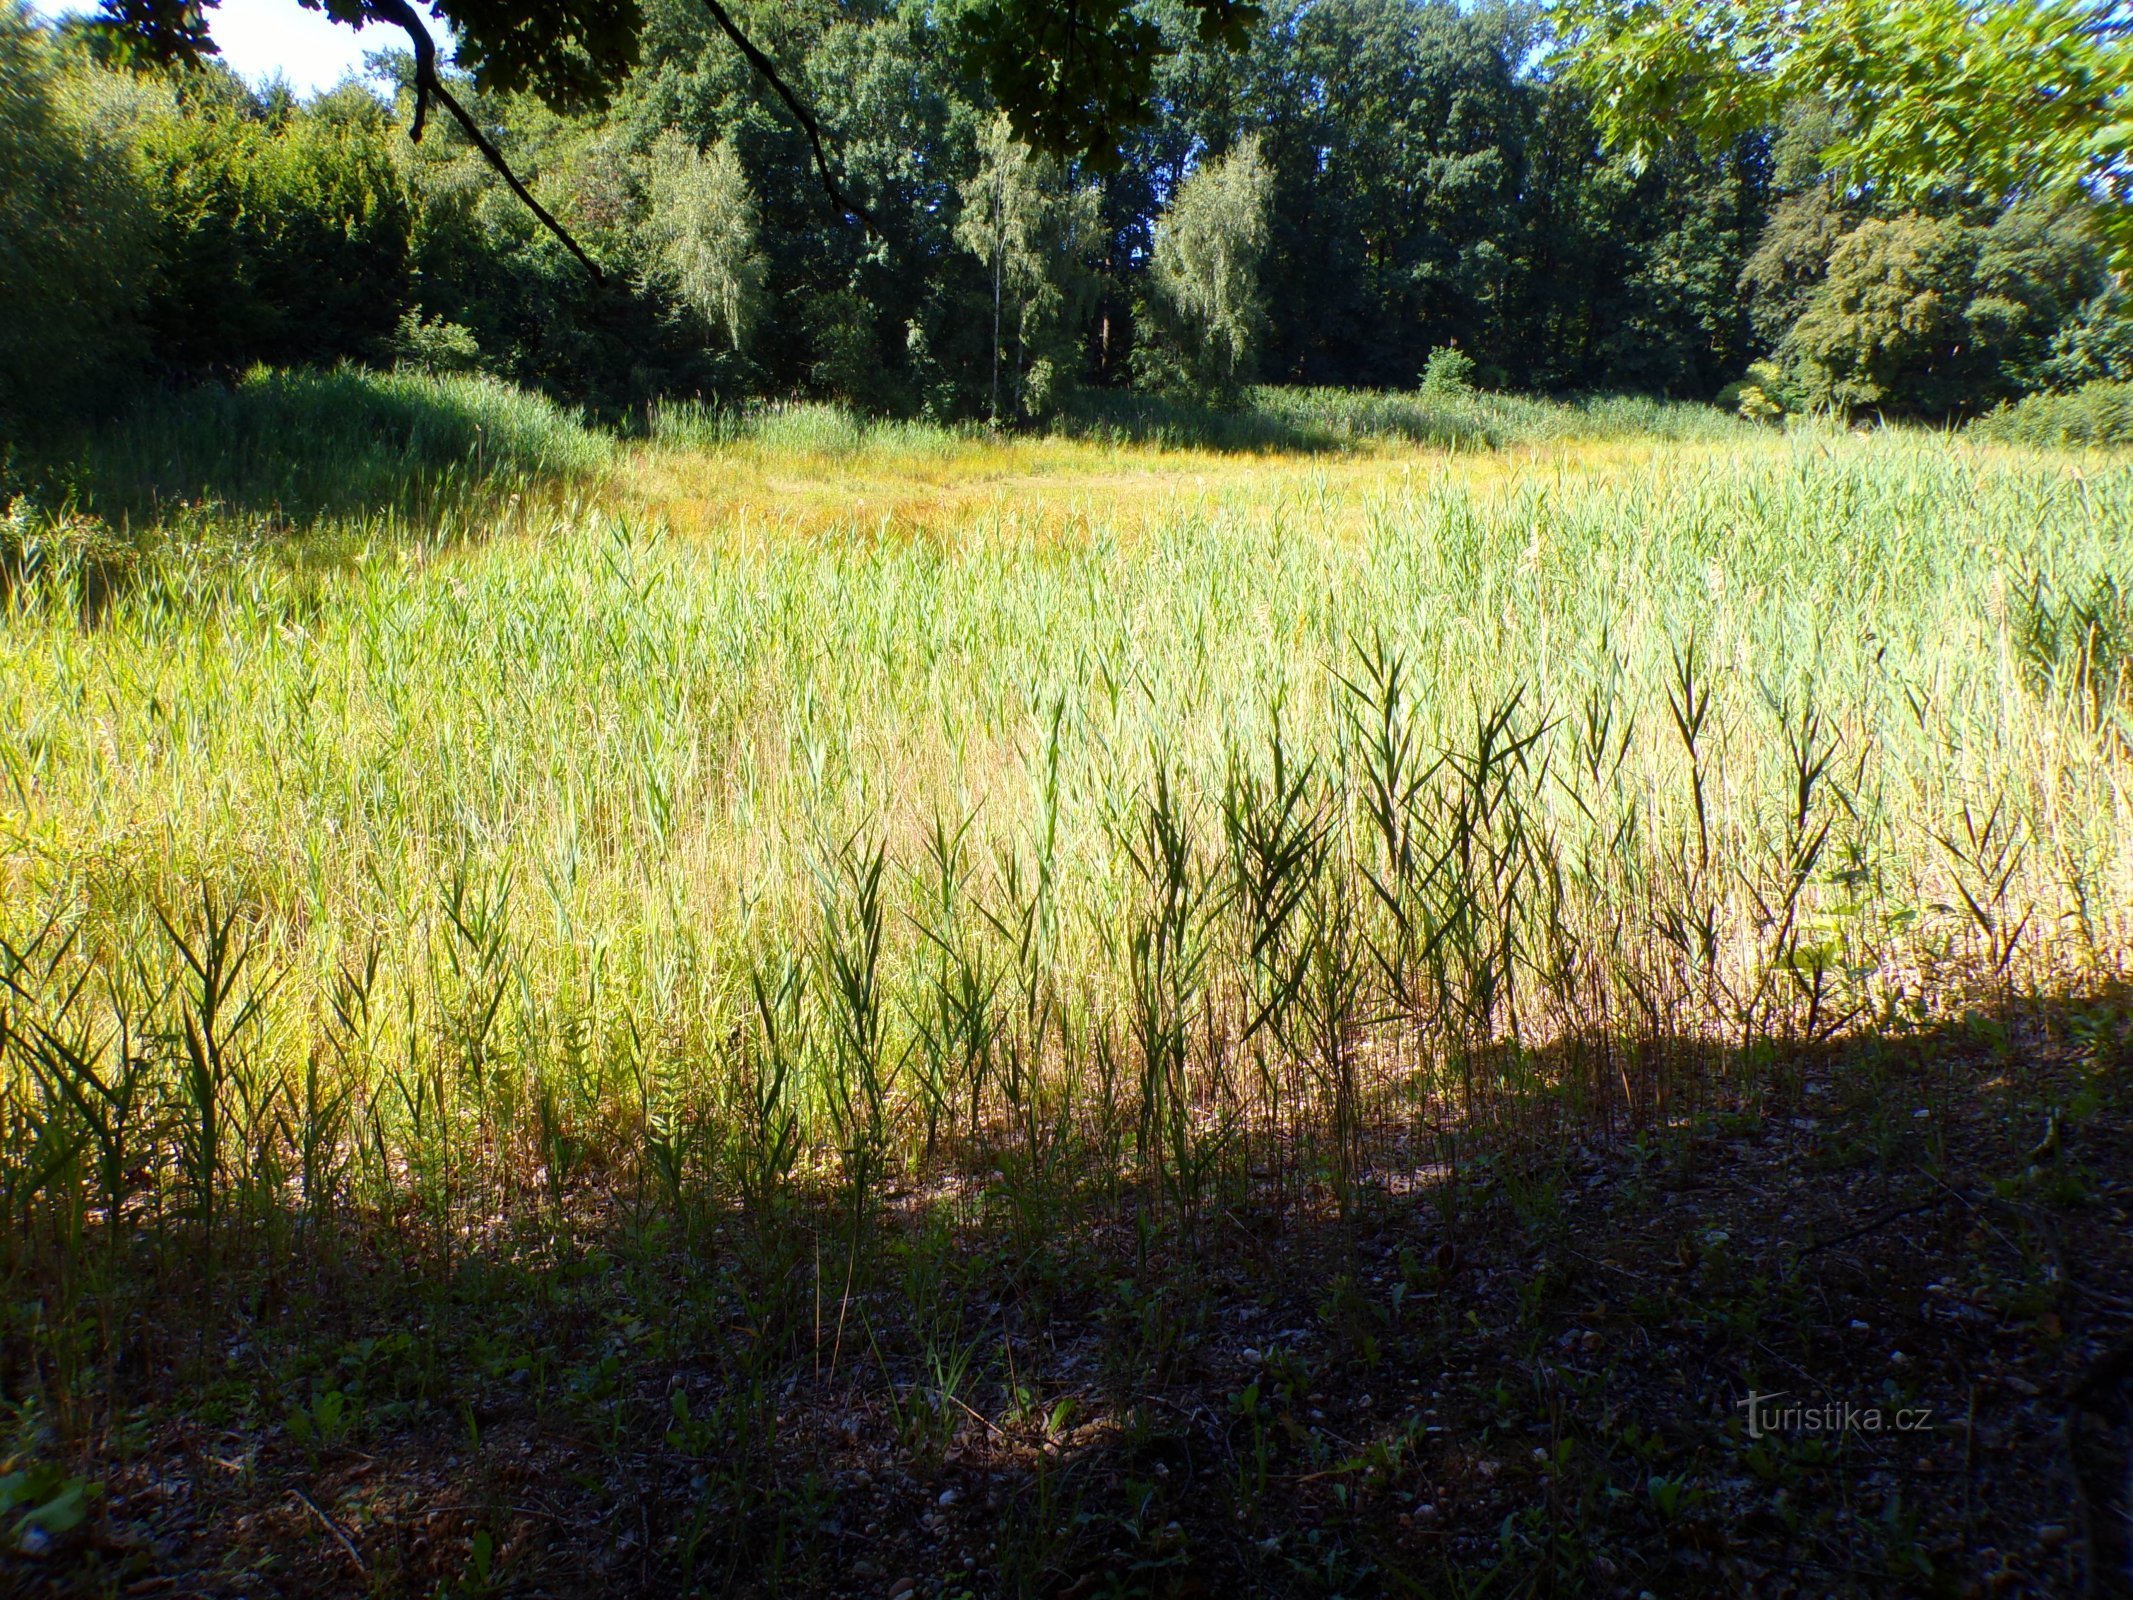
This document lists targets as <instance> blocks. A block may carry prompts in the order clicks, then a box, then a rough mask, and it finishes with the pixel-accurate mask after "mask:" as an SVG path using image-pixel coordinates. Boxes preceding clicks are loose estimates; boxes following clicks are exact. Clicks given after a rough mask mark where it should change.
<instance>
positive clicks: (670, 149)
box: [644, 131, 763, 354]
mask: <svg viewBox="0 0 2133 1600" xmlns="http://www.w3.org/2000/svg"><path fill="white" fill-rule="evenodd" d="M645 192H646V215H645V221H644V235H645V242H646V247H647V255H648V258H649V261H648V268H647V276H648V277H649V278H650V279H651V280H652V282H654V283H655V284H657V285H658V286H659V287H660V288H662V289H664V290H666V291H667V292H668V293H670V294H672V295H673V296H674V298H675V299H676V300H677V301H679V302H680V304H681V305H682V306H683V307H684V308H686V309H687V310H688V311H689V312H690V313H692V314H693V315H694V316H695V317H696V318H697V319H698V320H699V321H700V322H701V323H702V324H703V325H704V326H705V327H706V328H708V329H709V330H710V331H711V332H712V333H713V334H715V335H716V336H718V337H719V338H721V339H723V340H724V341H725V342H726V344H727V346H728V347H729V348H730V349H731V350H732V351H733V352H734V353H735V354H739V352H740V350H741V347H742V346H743V345H744V344H745V343H746V342H747V339H748V335H749V334H750V333H751V332H752V331H753V329H754V327H755V322H756V318H757V317H758V316H760V315H761V314H762V302H763V259H762V257H761V255H760V254H758V253H757V250H756V233H757V229H758V226H759V223H758V220H757V217H756V205H755V196H754V195H753V194H752V193H751V192H750V191H749V188H748V176H747V174H746V173H744V172H743V171H742V170H741V162H740V157H739V156H738V155H736V154H735V153H734V149H733V145H732V143H731V142H730V141H725V140H722V141H720V142H719V143H718V144H716V145H713V146H712V147H711V148H710V149H709V150H708V151H705V150H698V149H697V148H696V147H695V146H694V145H692V144H690V142H689V141H688V140H687V139H686V138H684V137H683V136H682V135H681V134H679V133H675V132H672V131H669V132H667V133H665V134H662V135H661V136H660V138H659V140H658V141H657V142H656V143H655V144H654V145H653V146H652V148H651V150H650V151H649V152H648V153H647V154H646V156H645Z"/></svg>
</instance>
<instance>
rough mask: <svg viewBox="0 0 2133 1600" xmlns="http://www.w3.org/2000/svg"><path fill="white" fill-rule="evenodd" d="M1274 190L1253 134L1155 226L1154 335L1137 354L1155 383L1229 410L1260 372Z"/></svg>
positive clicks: (1202, 170) (1185, 191) (1207, 169)
mask: <svg viewBox="0 0 2133 1600" xmlns="http://www.w3.org/2000/svg"><path fill="white" fill-rule="evenodd" d="M1272 191H1273V173H1272V171H1271V169H1269V167H1268V166H1267V163H1266V159H1265V157H1264V156H1263V155H1262V154H1261V152H1260V141H1259V139H1258V137H1257V136H1256V135H1254V136H1252V137H1249V138H1247V139H1245V140H1244V141H1242V142H1241V143H1240V144H1238V145H1237V146H1236V147H1235V148H1234V149H1232V150H1230V151H1228V152H1227V153H1225V154H1223V155H1220V156H1217V157H1215V158H1213V159H1212V160H1209V161H1207V162H1205V163H1203V164H1202V165H1200V166H1199V167H1196V168H1195V169H1194V170H1193V173H1192V175H1191V176H1190V177H1188V178H1187V179H1186V180H1185V181H1184V182H1183V183H1182V184H1180V185H1179V186H1178V191H1177V194H1176V196H1175V197H1174V198H1173V199H1172V201H1171V204H1170V209H1169V211H1168V212H1166V213H1165V214H1164V215H1163V216H1162V217H1161V218H1160V219H1158V220H1157V222H1156V225H1155V260H1154V265H1153V267H1152V268H1151V269H1150V272H1149V310H1150V313H1151V316H1150V323H1151V326H1150V329H1149V332H1150V333H1151V334H1153V335H1156V337H1152V338H1149V339H1147V340H1145V341H1144V343H1143V345H1142V347H1141V349H1140V350H1137V351H1136V352H1135V356H1136V364H1137V370H1139V371H1140V372H1142V373H1143V374H1145V381H1148V382H1149V383H1150V386H1151V387H1154V388H1157V389H1160V390H1164V391H1166V392H1169V393H1173V394H1176V395H1179V396H1180V397H1183V398H1190V399H1199V400H1205V401H1209V402H1212V403H1215V404H1227V403H1232V402H1234V400H1235V399H1236V397H1237V396H1238V395H1239V394H1240V393H1241V392H1242V390H1243V386H1244V384H1245V383H1246V381H1247V380H1249V379H1250V377H1251V376H1252V366H1253V362H1254V360H1255V358H1256V356H1257V354H1258V346H1259V342H1260V339H1261V336H1262V331H1263V324H1264V322H1265V318H1266V308H1265V306H1264V305H1263V304H1262V302H1261V299H1260V294H1259V269H1260V263H1261V262H1262V261H1263V260H1264V258H1265V256H1266V251H1267V246H1268V244H1269V242H1270V240H1269V230H1268V225H1267V206H1268V202H1269V200H1270V198H1271V196H1272ZM1165 335H1167V337H1164V336H1165Z"/></svg>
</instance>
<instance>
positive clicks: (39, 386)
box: [0, 0, 153, 423]
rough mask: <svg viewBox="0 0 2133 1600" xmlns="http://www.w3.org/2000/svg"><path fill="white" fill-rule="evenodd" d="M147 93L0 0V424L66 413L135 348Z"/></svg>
mask: <svg viewBox="0 0 2133 1600" xmlns="http://www.w3.org/2000/svg"><path fill="white" fill-rule="evenodd" d="M152 100H153V95H152V94H151V93H149V92H146V91H142V92H130V86H128V85H125V84H122V83H121V82H119V81H118V80H117V79H115V78H114V77H113V76H112V75H110V74H107V73H102V72H98V71H96V70H95V69H93V68H92V67H90V66H89V65H88V64H87V63H86V62H85V61H83V60H81V59H79V58H78V57H76V56H74V55H73V53H72V52H70V51H67V50H64V49H63V48H62V47H61V46H59V45H58V44H57V43H56V42H55V41H54V40H53V39H52V37H51V36H50V35H49V34H47V33H45V32H44V31H43V30H41V29H39V28H37V27H35V26H33V25H32V24H30V23H29V22H28V20H27V18H26V16H25V14H24V13H23V12H22V10H21V9H20V7H19V6H18V5H17V4H16V0H6V4H5V5H4V7H0V284H5V286H6V288H5V295H6V306H5V311H4V314H0V420H11V421H15V422H17V423H23V422H29V421H34V420H36V419H39V418H48V417H51V416H53V415H57V414H64V413H67V412H70V411H73V410H76V409H79V408H81V407H83V406H85V405H87V404H89V403H91V402H92V401H94V400H95V399H96V398H97V396H98V391H99V388H100V387H101V386H102V385H104V384H106V383H109V382H110V381H112V380H113V379H115V378H123V377H124V376H125V374H126V368H127V366H128V365H129V364H130V361H131V359H132V358H134V357H136V356H137V354H138V352H139V348H140V334H139V329H138V326H137V323H136V318H137V314H138V312H139V310H140V307H141V303H142V301H143V299H144V296H145V291H146V289H147V287H148V278H147V274H148V267H149V253H148V243H149V230H150V227H151V220H150V210H149V205H148V199H147V195H146V193H145V191H144V186H143V183H142V178H141V173H140V170H139V163H138V161H137V158H136V153H135V145H134V126H133V125H134V124H135V122H136V121H137V120H138V118H139V117H140V116H141V115H143V114H144V112H145V110H146V108H147V106H148V105H149V104H151V103H152Z"/></svg>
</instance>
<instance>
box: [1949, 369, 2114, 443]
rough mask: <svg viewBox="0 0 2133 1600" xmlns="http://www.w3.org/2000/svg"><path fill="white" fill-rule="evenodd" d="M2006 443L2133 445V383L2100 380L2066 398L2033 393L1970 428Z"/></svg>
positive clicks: (1984, 436) (1992, 412) (2065, 396)
mask: <svg viewBox="0 0 2133 1600" xmlns="http://www.w3.org/2000/svg"><path fill="white" fill-rule="evenodd" d="M1969 431H1970V432H1971V433H1973V434H1975V435H1977V436H1978V437H1980V438H1984V439H1992V440H1996V441H1998V442H2000V443H2002V444H2036V445H2113V444H2133V383H2111V382H2108V381H2103V380H2099V381H2097V382H2095V383H2085V384H2083V385H2082V386H2081V387H2080V388H2078V389H2075V390H2073V391H2072V392H2071V393H2066V394H2033V395H2030V396H2028V397H2027V398H2026V399H2022V400H2018V401H2016V402H2015V403H2014V404H2013V405H2001V406H2000V407H1998V408H1997V409H1995V410H1993V411H1990V412H1988V413H1986V414H1985V415H1984V416H1982V417H1980V418H1978V419H1977V421H1975V422H1973V423H1972V424H1971V425H1970V430H1969Z"/></svg>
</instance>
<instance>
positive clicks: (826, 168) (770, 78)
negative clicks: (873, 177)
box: [704, 0, 880, 233]
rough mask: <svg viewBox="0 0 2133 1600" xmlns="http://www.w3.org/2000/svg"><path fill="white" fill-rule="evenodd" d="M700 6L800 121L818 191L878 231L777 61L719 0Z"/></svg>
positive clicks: (869, 229) (841, 211)
mask: <svg viewBox="0 0 2133 1600" xmlns="http://www.w3.org/2000/svg"><path fill="white" fill-rule="evenodd" d="M704 9H705V10H706V11H708V12H710V13H711V20H712V21H713V22H715V23H717V24H718V25H719V28H720V30H721V31H722V32H723V33H724V34H725V35H726V37H727V38H728V39H730V40H732V41H733V47H734V48H735V49H736V50H738V51H740V53H741V54H742V55H743V56H745V57H747V59H748V65H749V66H751V67H753V68H754V69H755V74H756V76H757V77H759V78H761V79H762V80H763V81H764V82H765V83H767V84H769V85H770V87H771V90H772V91H773V92H774V93H775V94H776V95H777V97H778V98H779V99H780V100H782V101H784V102H785V109H786V110H788V111H790V112H791V113H792V115H793V120H794V121H795V122H797V123H799V124H800V131H801V132H803V133H805V134H806V135H807V143H808V147H809V148H810V149H812V150H813V151H814V153H815V172H816V174H817V176H819V177H820V178H821V179H822V192H823V193H824V194H826V195H828V196H829V202H830V204H831V205H832V206H834V207H836V209H837V214H838V215H839V216H840V217H857V218H858V219H859V221H860V222H861V223H862V224H863V225H864V226H865V228H866V230H867V232H869V233H878V232H879V231H880V230H879V229H878V228H876V227H875V226H874V219H873V218H872V217H871V216H869V215H868V214H867V209H866V207H864V206H862V205H860V204H859V203H858V202H857V201H856V200H853V199H851V198H850V197H849V196H847V195H846V194H845V192H844V190H843V189H842V188H840V187H839V186H838V184H837V180H836V178H835V177H834V176H833V175H832V174H831V172H830V164H829V154H828V152H827V151H825V150H824V149H823V147H822V127H821V125H820V124H819V123H817V122H816V121H815V116H814V113H813V112H811V111H809V110H808V109H807V107H806V106H805V105H803V104H802V103H801V101H800V97H799V96H798V95H796V94H794V93H793V92H792V89H791V88H790V87H789V86H788V85H787V84H786V82H785V80H784V78H783V77H781V76H780V75H779V73H778V68H777V64H776V63H775V62H773V61H772V60H771V59H770V57H769V56H767V55H765V54H764V53H763V52H762V51H761V50H760V49H758V48H757V47H756V43H755V41H754V40H753V39H751V38H749V37H748V35H747V34H745V33H743V32H741V29H740V24H739V23H737V22H735V21H734V20H733V17H732V15H731V13H729V12H728V11H727V10H726V8H725V7H724V6H723V5H721V4H720V3H719V0H704Z"/></svg>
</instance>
